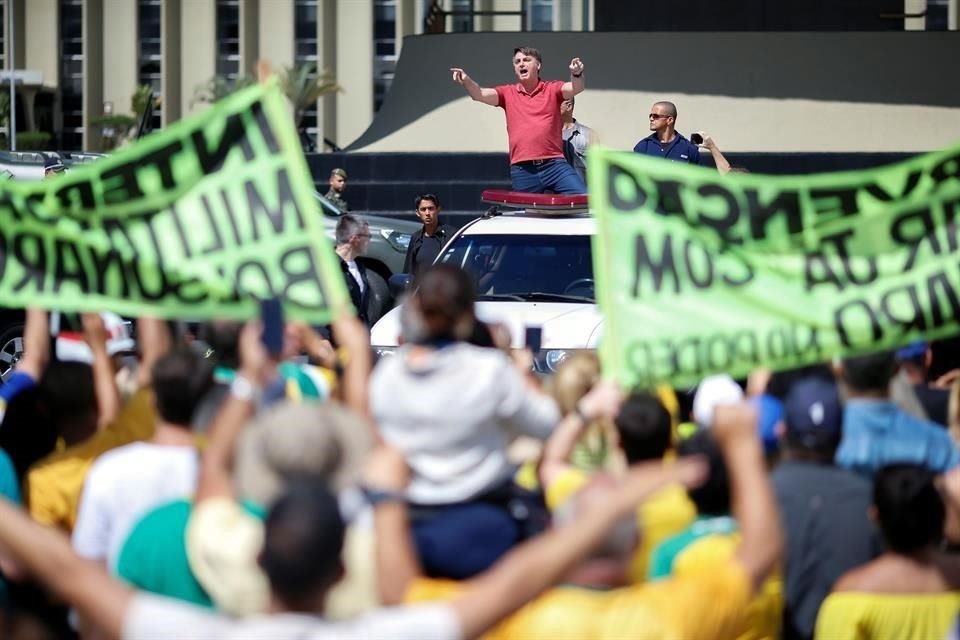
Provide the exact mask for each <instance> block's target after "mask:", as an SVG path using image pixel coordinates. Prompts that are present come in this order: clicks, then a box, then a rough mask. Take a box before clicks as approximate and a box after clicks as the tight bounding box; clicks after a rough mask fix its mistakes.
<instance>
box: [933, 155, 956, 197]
mask: <svg viewBox="0 0 960 640" xmlns="http://www.w3.org/2000/svg"><path fill="white" fill-rule="evenodd" d="M930 177H931V178H933V180H934V182H936V185H937V188H938V189H939V188H940V186H941V185H942V184H943V183H944V182H946V181H947V180H949V179H951V178H953V179H954V180H960V153H958V154H957V155H954V156H950V157H949V158H944V159H943V160H942V161H941V162H940V164H938V165H937V166H935V167H934V168H933V169H932V170H931V171H930Z"/></svg>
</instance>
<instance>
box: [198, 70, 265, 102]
mask: <svg viewBox="0 0 960 640" xmlns="http://www.w3.org/2000/svg"><path fill="white" fill-rule="evenodd" d="M255 83H256V80H254V79H253V78H251V77H250V76H237V77H236V78H235V79H233V80H228V79H227V78H224V77H223V76H214V77H213V78H211V79H210V80H208V81H207V82H206V83H204V84H201V85H199V86H197V87H196V88H195V89H194V90H193V98H192V99H191V100H190V106H191V107H192V106H193V105H195V104H197V103H198V102H201V103H206V104H213V103H215V102H217V101H218V100H222V99H223V98H226V97H227V96H229V95H230V94H232V93H234V92H236V91H239V90H240V89H245V88H246V87H249V86H251V85H253V84H255Z"/></svg>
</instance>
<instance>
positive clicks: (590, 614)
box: [407, 561, 750, 640]
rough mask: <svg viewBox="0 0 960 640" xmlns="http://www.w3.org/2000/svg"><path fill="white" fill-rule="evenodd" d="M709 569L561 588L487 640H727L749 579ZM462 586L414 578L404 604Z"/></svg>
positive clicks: (736, 571) (726, 565) (723, 568)
mask: <svg viewBox="0 0 960 640" xmlns="http://www.w3.org/2000/svg"><path fill="white" fill-rule="evenodd" d="M708 569H709V570H707V571H705V572H703V573H692V574H689V575H684V574H678V575H676V576H674V577H673V578H670V579H669V580H663V581H661V582H657V583H655V584H644V585H636V586H633V587H628V588H624V589H615V590H612V591H595V590H591V589H582V588H577V587H557V588H555V589H552V590H550V591H548V592H546V593H544V594H543V595H541V596H540V597H539V598H537V599H536V600H534V601H533V602H531V603H529V604H527V605H526V606H525V607H523V608H522V609H520V610H519V611H517V612H516V613H514V614H513V615H512V616H509V617H508V618H507V619H505V620H503V621H502V622H501V623H500V624H499V625H497V626H496V627H494V628H493V629H492V630H490V631H489V632H488V633H487V634H486V635H485V636H484V638H485V639H486V640H541V639H542V640H564V639H566V638H569V639H570V640H591V639H598V640H601V639H607V638H609V639H611V640H613V639H616V640H620V639H623V638H630V639H631V640H729V638H731V637H734V636H735V635H736V630H737V629H740V628H742V625H743V612H744V610H745V608H746V605H747V603H748V601H749V598H750V582H749V578H748V577H747V574H746V573H745V572H744V571H743V568H742V567H741V566H740V565H739V564H737V563H736V562H732V561H726V562H722V563H720V564H718V565H716V566H712V567H709V568H708ZM461 588H462V587H461V586H460V585H459V584H458V583H456V582H451V581H446V580H429V579H421V580H417V581H415V582H414V584H413V585H412V586H411V588H410V590H409V591H408V593H407V602H410V603H415V602H425V601H430V600H451V599H453V598H454V597H455V596H456V595H458V594H459V592H460V590H461Z"/></svg>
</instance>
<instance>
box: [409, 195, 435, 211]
mask: <svg viewBox="0 0 960 640" xmlns="http://www.w3.org/2000/svg"><path fill="white" fill-rule="evenodd" d="M424 200H429V201H430V202H432V203H433V206H435V207H436V208H437V209H439V208H440V197H439V196H436V195H434V194H432V193H424V194H421V195H419V196H417V197H416V198H414V200H413V208H414V209H419V208H420V203H421V202H423V201H424Z"/></svg>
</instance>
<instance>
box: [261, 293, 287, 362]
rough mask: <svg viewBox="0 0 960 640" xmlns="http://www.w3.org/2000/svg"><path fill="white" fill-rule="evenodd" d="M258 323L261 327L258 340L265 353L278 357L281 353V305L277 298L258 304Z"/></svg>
mask: <svg viewBox="0 0 960 640" xmlns="http://www.w3.org/2000/svg"><path fill="white" fill-rule="evenodd" d="M260 323H261V324H262V325H263V333H262V334H261V336H260V339H261V341H262V342H263V346H264V347H266V349H267V353H269V354H270V355H272V356H279V355H280V353H281V352H282V351H283V305H282V304H281V303H280V299H279V298H270V299H269V300H262V301H261V302H260Z"/></svg>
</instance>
